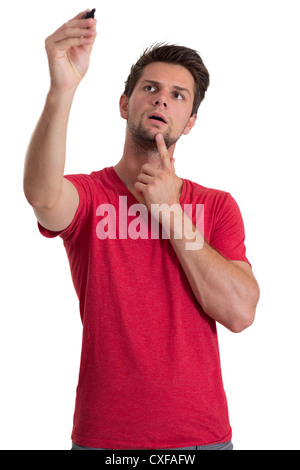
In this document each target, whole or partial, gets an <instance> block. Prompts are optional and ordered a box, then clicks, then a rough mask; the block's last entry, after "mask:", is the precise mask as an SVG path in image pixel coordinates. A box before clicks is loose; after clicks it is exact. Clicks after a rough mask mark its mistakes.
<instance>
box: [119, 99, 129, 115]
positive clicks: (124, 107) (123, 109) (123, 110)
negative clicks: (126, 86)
mask: <svg viewBox="0 0 300 470" xmlns="http://www.w3.org/2000/svg"><path fill="white" fill-rule="evenodd" d="M128 103H129V99H128V96H126V95H124V93H123V95H122V96H121V98H120V103H119V107H120V114H121V117H122V118H123V119H127V118H128Z"/></svg>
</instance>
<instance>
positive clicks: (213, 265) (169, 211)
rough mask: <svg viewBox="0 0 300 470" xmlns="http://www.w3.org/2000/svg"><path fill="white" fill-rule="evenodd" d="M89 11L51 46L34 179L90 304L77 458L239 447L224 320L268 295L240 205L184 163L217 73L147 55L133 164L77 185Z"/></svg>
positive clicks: (187, 57) (163, 49)
mask: <svg viewBox="0 0 300 470" xmlns="http://www.w3.org/2000/svg"><path fill="white" fill-rule="evenodd" d="M85 13H86V12H82V13H80V14H79V15H77V16H76V17H75V18H73V19H72V20H70V21H69V22H67V23H66V24H64V25H63V26H62V27H61V28H59V29H58V30H57V31H56V32H55V33H54V34H53V35H52V36H49V37H48V38H47V39H46V51H47V54H48V60H49V69H50V77H51V86H50V91H49V93H48V96H47V100H46V104H45V108H44V110H43V113H42V115H41V118H40V120H39V122H38V125H37V127H36V129H35V132H34V134H33V136H32V139H31V142H30V145H29V148H28V151H27V155H26V161H25V171H24V192H25V195H26V198H27V200H28V202H29V203H30V204H31V206H32V207H33V209H34V212H35V215H36V217H37V219H38V226H39V229H40V231H41V233H42V234H43V235H44V236H46V237H49V238H51V237H55V236H57V235H59V236H60V237H61V238H62V239H63V241H64V246H65V249H66V252H67V255H68V259H69V263H70V268H71V274H72V279H73V282H74V287H75V290H76V292H77V295H78V298H79V305H80V314H81V319H82V323H83V343H82V353H81V364H80V374H79V382H78V388H77V396H76V406H75V413H74V426H73V432H72V441H73V449H89V448H92V449H175V448H176V449H178V448H187V449H190V448H193V449H203V448H204V449H215V448H216V449H222V450H223V449H232V444H231V437H232V436H231V427H230V423H229V418H228V409H227V402H226V396H225V392H224V389H223V384H222V376H221V368H220V358H219V350H218V340H217V331H216V321H217V322H219V323H221V324H222V325H224V326H225V327H227V328H228V329H230V330H231V331H233V332H240V331H242V330H244V329H245V328H247V327H248V326H250V325H251V324H252V322H253V320H254V315H255V309H256V305H257V302H258V298H259V288H258V285H257V282H256V280H255V278H254V276H253V274H252V269H251V267H250V264H249V262H248V260H247V258H246V254H245V246H244V227H243V222H242V218H241V214H240V212H239V209H238V206H237V204H236V203H235V201H234V200H233V198H232V197H231V196H230V194H229V193H225V192H223V191H217V190H213V189H209V188H204V187H203V186H200V185H199V184H196V183H193V182H191V181H189V180H186V179H181V178H180V177H178V176H177V175H176V173H175V165H174V157H173V155H174V150H175V146H176V142H177V140H178V139H179V138H180V136H181V135H182V134H188V133H189V132H190V131H191V129H192V128H193V126H194V125H195V122H196V118H197V109H198V107H199V104H200V102H201V101H202V100H203V98H204V95H205V92H206V89H207V87H208V83H209V75H208V72H207V70H206V68H205V66H204V64H203V62H202V60H201V58H200V57H199V55H198V54H197V53H196V52H195V51H193V50H191V49H188V48H184V47H179V46H157V47H154V48H152V49H149V50H148V51H145V53H144V54H143V55H142V57H141V58H140V60H139V61H138V62H137V64H135V65H134V66H133V67H132V69H131V73H130V75H129V77H128V79H127V82H126V86H125V91H124V93H123V94H122V96H121V99H120V113H121V116H122V118H124V119H126V121H127V128H126V137H125V144H124V153H123V156H122V158H121V160H120V161H119V162H118V163H117V164H116V165H115V166H114V167H110V168H104V169H103V170H101V171H95V172H93V173H91V174H90V175H67V176H64V164H65V152H66V133H67V125H68V118H69V113H70V109H71V104H72V100H73V97H74V94H75V92H76V89H77V87H78V85H79V83H80V81H81V80H82V78H83V77H84V75H85V74H86V72H87V70H88V66H89V58H90V54H91V51H92V47H93V44H94V41H95V38H96V20H95V19H93V18H90V19H83V16H84V14H85ZM203 208H204V210H203ZM199 214H200V215H199ZM201 214H202V216H201ZM203 222H204V223H203Z"/></svg>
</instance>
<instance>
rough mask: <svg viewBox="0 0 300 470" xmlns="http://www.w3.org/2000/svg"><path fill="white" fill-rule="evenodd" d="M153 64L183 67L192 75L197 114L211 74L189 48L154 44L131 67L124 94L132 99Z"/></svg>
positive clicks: (198, 56)
mask: <svg viewBox="0 0 300 470" xmlns="http://www.w3.org/2000/svg"><path fill="white" fill-rule="evenodd" d="M153 62H166V63H169V64H177V65H182V66H183V67H185V68H186V69H187V70H188V71H189V72H190V73H191V75H192V76H193V78H194V81H195V90H194V103H193V109H192V114H197V111H198V108H199V106H200V103H201V101H202V100H203V99H204V96H205V92H206V90H207V88H208V86H209V73H208V70H207V68H206V67H205V65H204V63H203V60H202V59H201V57H200V55H199V54H198V52H197V51H195V50H194V49H190V48H189V47H184V46H177V45H171V44H162V43H160V44H153V45H152V46H150V47H149V48H147V49H145V51H144V52H143V53H142V55H141V56H140V58H139V60H138V61H137V62H136V63H135V64H134V65H132V67H131V70H130V74H129V76H128V78H127V80H126V82H125V90H124V94H125V95H126V96H128V98H130V96H131V94H132V92H133V90H134V87H135V85H136V83H137V82H138V80H139V79H140V77H141V75H142V72H143V69H144V67H146V65H148V64H151V63H153Z"/></svg>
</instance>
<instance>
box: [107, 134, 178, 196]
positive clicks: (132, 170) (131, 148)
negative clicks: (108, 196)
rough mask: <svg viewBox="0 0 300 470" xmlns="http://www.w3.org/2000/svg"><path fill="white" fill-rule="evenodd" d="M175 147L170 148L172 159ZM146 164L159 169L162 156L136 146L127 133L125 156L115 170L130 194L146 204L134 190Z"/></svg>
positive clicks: (155, 151) (154, 151)
mask: <svg viewBox="0 0 300 470" xmlns="http://www.w3.org/2000/svg"><path fill="white" fill-rule="evenodd" d="M175 145H176V144H174V145H172V146H171V147H170V148H169V155H170V158H172V157H173V154H174V150H175ZM145 163H150V164H151V165H152V166H154V167H155V168H158V167H159V165H160V156H159V153H158V150H152V149H151V150H146V149H143V148H142V147H141V146H140V145H138V144H136V143H135V142H134V141H133V139H132V137H131V134H130V132H129V131H128V129H127V131H126V138H125V144H124V150H123V156H122V158H121V160H120V161H119V162H118V163H117V164H116V165H115V166H114V170H115V172H116V173H117V175H118V176H119V178H120V179H121V180H122V181H123V183H124V184H125V186H127V188H128V189H129V191H130V192H132V194H133V195H134V196H135V197H136V199H137V200H138V201H140V202H142V203H144V198H143V197H142V195H141V193H137V191H136V190H135V188H134V184H135V183H136V182H137V176H138V175H139V173H140V172H141V168H142V166H143V165H144V164H145ZM177 178H178V177H177ZM178 186H179V187H180V191H181V186H182V181H181V179H180V178H178Z"/></svg>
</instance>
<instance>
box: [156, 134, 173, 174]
mask: <svg viewBox="0 0 300 470" xmlns="http://www.w3.org/2000/svg"><path fill="white" fill-rule="evenodd" d="M155 140H156V145H157V149H158V153H159V156H160V159H161V162H162V165H163V166H165V167H167V168H171V162H170V156H169V152H168V149H167V146H166V143H165V139H164V138H163V136H162V134H156V136H155Z"/></svg>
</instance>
